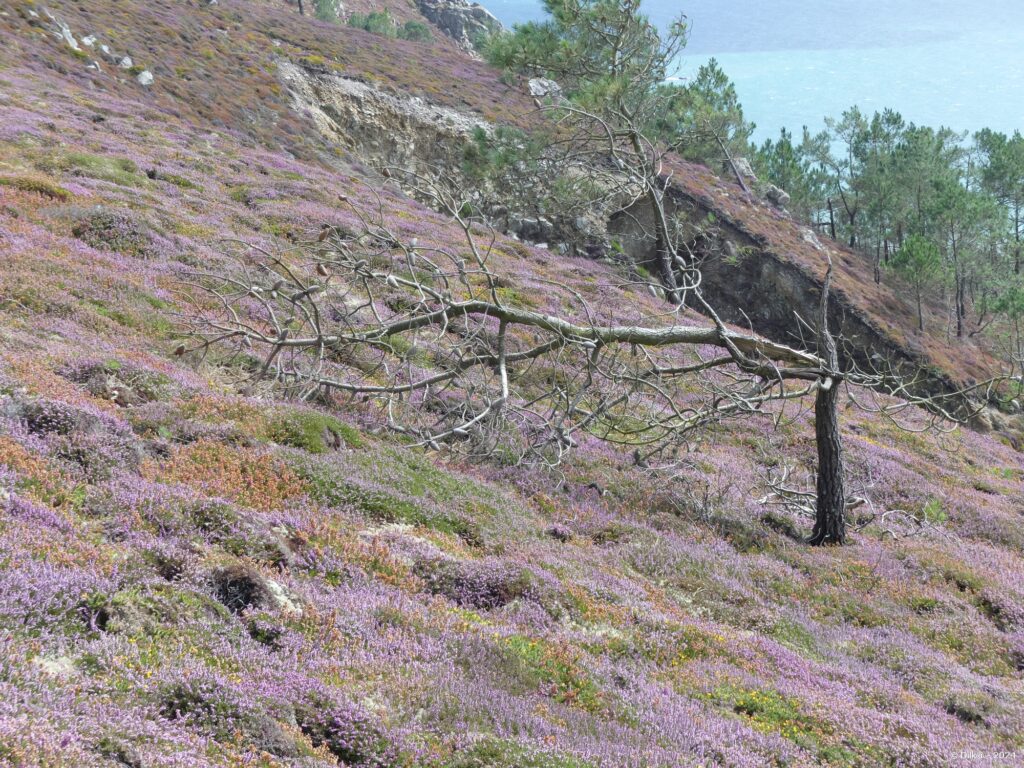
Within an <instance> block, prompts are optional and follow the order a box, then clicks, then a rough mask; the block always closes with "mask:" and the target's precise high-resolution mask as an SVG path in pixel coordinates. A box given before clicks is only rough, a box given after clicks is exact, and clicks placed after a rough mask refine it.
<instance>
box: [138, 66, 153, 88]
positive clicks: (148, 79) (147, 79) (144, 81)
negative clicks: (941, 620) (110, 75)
mask: <svg viewBox="0 0 1024 768" xmlns="http://www.w3.org/2000/svg"><path fill="white" fill-rule="evenodd" d="M135 79H136V80H138V81H139V85H152V84H153V73H152V72H150V71H149V70H148V69H144V70H142V71H141V72H139V74H138V75H137V76H136V77H135Z"/></svg>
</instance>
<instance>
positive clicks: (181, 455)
mask: <svg viewBox="0 0 1024 768" xmlns="http://www.w3.org/2000/svg"><path fill="white" fill-rule="evenodd" d="M32 10H34V11H35V12H36V13H38V14H39V19H45V14H44V11H43V10H42V8H40V7H38V6H36V5H21V4H19V5H17V6H15V7H14V8H10V9H8V8H5V9H4V12H5V13H7V14H8V15H7V16H0V25H2V27H3V29H4V30H5V32H6V34H7V40H8V42H9V45H7V46H6V47H5V48H4V49H3V50H2V51H0V57H2V61H3V63H4V65H5V66H4V69H3V70H2V72H0V340H2V343H0V762H7V763H10V764H13V765H15V766H36V765H46V766H91V765H97V766H117V765H144V766H164V765H166V766H172V765H173V766H181V765H222V766H229V765H231V766H234V765H241V764H247V765H249V764H255V765H263V766H284V765H292V766H317V765H337V764H339V763H344V764H348V765H372V766H379V765H417V766H419V765H427V766H450V767H451V768H455V767H456V766H463V767H465V768H468V767H469V766H509V767H510V768H511V766H633V765H636V766H641V765H642V766H680V765H694V766H697V765H702V766H703V765H714V766H718V765H724V766H751V767H753V766H765V765H787V766H819V765H834V766H875V765H906V766H922V767H923V766H957V765H961V764H962V762H963V761H962V760H961V759H960V758H959V755H960V754H962V753H964V752H966V751H978V752H984V753H988V754H996V753H1002V754H1005V755H1007V757H1006V758H1005V759H1003V763H1004V764H1006V765H1017V764H1024V760H1022V759H1021V758H1020V757H1019V755H1020V754H1021V750H1024V742H1022V737H1021V734H1022V733H1024V672H1022V670H1024V587H1022V584H1024V578H1022V576H1024V535H1022V533H1021V530H1022V529H1021V516H1022V514H1024V490H1022V481H1024V473H1022V472H1021V470H1020V455H1019V453H1017V452H1015V451H1014V450H1012V449H1011V448H1010V447H1008V446H1007V445H1004V444H1003V443H1001V442H999V441H998V440H995V439H991V438H988V437H984V436H981V435H977V434H974V433H964V434H958V435H953V436H948V437H944V438H939V437H935V436H931V435H918V434H912V433H907V432H904V431H901V430H899V429H898V428H896V427H895V426H894V425H892V424H891V423H890V422H888V421H886V420H884V419H881V418H877V417H872V416H870V415H868V414H859V413H857V412H856V411H854V410H852V409H851V410H849V411H848V412H847V413H846V414H844V420H845V424H846V429H847V433H846V437H847V441H848V444H849V450H850V453H851V461H850V463H851V468H852V472H853V477H852V478H851V480H852V482H853V484H854V485H855V486H856V487H857V488H858V489H864V490H865V491H866V492H867V493H869V495H870V496H871V497H872V499H873V501H874V503H875V504H876V505H877V507H878V509H879V510H896V509H902V510H906V511H907V512H910V513H913V514H914V515H916V516H917V517H919V518H921V519H923V520H925V521H927V522H928V523H929V524H928V525H924V526H917V525H915V524H910V523H909V522H907V518H906V517H904V516H900V515H895V514H894V515H891V516H889V517H888V518H882V519H876V520H874V521H872V522H869V521H868V520H865V521H864V523H865V525H864V528H863V530H860V531H858V532H857V533H856V534H855V536H854V539H855V543H854V545H853V546H851V547H848V548H844V549H841V550H829V551H821V550H810V549H807V548H805V547H803V546H801V545H800V544H798V543H796V542H795V541H794V540H793V538H792V536H793V534H794V528H795V527H796V526H800V525H805V521H802V520H794V519H791V518H789V517H787V516H786V515H784V514H780V513H779V512H778V511H776V510H773V509H771V508H769V507H766V506H764V505H762V504H761V503H760V502H758V501H757V499H758V498H759V497H760V495H761V493H759V491H760V490H761V477H762V475H763V473H764V472H765V471H766V470H767V469H768V468H770V467H771V466H773V465H775V464H776V463H777V462H778V461H780V457H781V460H782V461H783V462H785V463H789V464H792V465H793V466H794V467H796V468H797V470H798V472H799V471H800V470H801V469H802V468H803V467H805V466H807V465H808V463H809V462H810V461H811V458H812V456H813V441H812V434H813V433H812V431H811V430H810V429H809V428H808V420H807V417H806V414H803V413H796V412H794V414H793V418H792V420H790V421H787V422H785V424H784V426H783V427H782V428H781V429H779V430H774V429H772V425H771V419H770V418H768V417H767V416H766V417H765V418H764V419H763V420H760V421H751V422H749V423H745V424H743V425H738V426H736V427H735V428H732V429H726V428H722V429H718V430H715V431H714V432H712V433H710V434H708V435H707V436H706V437H705V438H704V439H703V440H702V442H701V443H700V444H699V445H698V446H695V451H694V452H693V453H692V455H691V456H690V461H689V462H687V464H686V465H685V466H684V467H683V468H682V470H681V473H682V475H681V480H680V482H679V484H678V486H677V487H675V488H668V489H667V488H666V487H665V486H664V484H663V483H661V482H659V481H657V480H656V479H654V478H651V477H649V476H648V475H647V474H646V473H645V472H644V471H643V470H642V469H641V468H638V467H636V466H634V465H633V464H632V462H631V461H630V460H629V455H628V452H619V451H616V450H612V449H610V448H609V447H607V446H603V445H601V444H598V443H596V441H595V443H594V444H587V445H584V446H582V447H581V448H580V450H579V451H578V453H577V454H576V455H575V458H574V460H573V461H572V462H571V463H570V464H567V465H566V466H564V467H562V468H561V470H560V473H559V474H557V475H553V474H551V473H546V472H543V471H541V470H537V469H528V468H522V467H502V466H496V465H487V464H484V465H472V466H470V465H465V466H463V465H460V464H458V463H457V462H455V461H454V460H453V459H451V458H448V457H446V456H445V455H444V454H433V453H427V454H424V453H423V452H421V451H418V450H413V449H410V448H408V447H407V446H405V445H404V444H403V442H402V441H401V440H399V439H397V438H395V437H394V436H391V435H389V434H388V433H385V432H380V431H378V429H377V427H379V425H380V415H379V414H377V413H376V412H375V411H374V410H373V408H372V404H360V403H350V402H340V401H339V402H332V403H327V404H324V405H323V407H320V408H314V407H311V406H307V405H302V404H298V403H293V402H285V401H279V400H275V399H274V398H273V397H272V396H271V393H269V392H253V391H247V392H246V393H241V392H239V391H237V387H236V386H235V382H236V381H237V378H238V376H237V373H238V371H237V369H235V368H234V367H233V362H232V361H231V360H228V359H224V358H223V357H222V356H219V355H218V354H216V353H213V354H211V355H210V356H208V357H207V358H206V359H204V360H193V359H183V358H180V357H176V356H175V355H174V353H173V351H174V349H175V347H176V346H177V334H178V332H179V331H180V329H181V327H182V322H183V320H184V319H185V318H187V316H188V315H189V313H190V311H191V308H190V304H189V301H188V298H187V293H188V292H187V281H188V273H189V271H191V270H194V269H195V268H197V267H201V268H203V269H210V270H216V269H219V268H226V264H227V262H226V260H225V258H224V254H225V252H226V251H228V250H230V248H231V247H232V246H231V244H230V242H229V241H232V240H237V241H242V242H244V243H247V244H249V245H251V246H258V247H262V248H266V249H269V250H276V249H280V248H282V247H285V246H287V245H290V244H293V243H296V242H302V241H306V240H310V239H314V238H315V236H316V233H317V232H318V231H319V229H320V227H321V225H323V224H325V223H327V224H332V225H339V226H346V225H348V226H351V225H352V224H353V222H352V220H351V214H349V213H348V212H346V210H345V209H342V208H339V206H338V204H337V198H338V195H342V194H343V195H346V196H347V197H348V198H349V199H351V200H352V201H354V202H355V204H356V205H357V206H360V207H362V208H364V209H368V210H371V209H374V208H375V207H376V206H377V204H378V201H377V199H376V197H375V195H374V192H375V191H377V190H379V191H380V194H381V196H382V205H383V206H384V210H385V212H386V215H387V218H388V220H389V221H391V222H392V223H393V225H394V226H396V227H398V228H399V229H400V231H401V232H402V233H403V234H406V235H409V236H413V235H415V236H417V237H419V238H421V239H422V240H423V241H425V242H432V243H438V244H447V243H453V242H456V241H457V239H458V234H457V233H456V232H454V231H453V228H452V227H451V225H450V223H449V222H447V221H445V220H444V219H443V218H442V217H439V216H437V215H436V214H434V213H433V212H431V211H429V210H427V209H425V208H424V207H423V206H420V205H418V204H416V203H415V202H413V201H411V200H409V199H407V198H405V197H404V196H402V195H401V194H400V193H398V192H397V191H395V190H394V189H392V188H391V187H382V186H381V184H380V179H379V178H377V177H376V176H375V175H374V174H373V173H372V172H370V171H368V170H366V169H365V168H362V167H361V166H360V163H359V159H360V158H359V156H358V155H357V153H356V151H355V150H354V149H338V151H337V152H334V151H333V149H332V148H331V147H330V146H329V145H327V144H325V143H324V142H323V140H322V138H321V137H320V136H319V134H318V133H317V131H316V128H315V126H314V125H313V123H312V122H311V121H309V120H307V119H306V118H305V117H304V116H301V115H295V114H293V111H292V107H291V104H292V101H291V96H290V95H289V94H288V93H287V91H286V90H285V89H283V88H280V87H279V85H278V83H279V80H278V77H279V73H278V72H277V69H276V67H275V64H274V62H275V59H276V58H277V57H279V56H281V55H288V56H289V57H292V58H294V59H295V60H300V59H303V58H305V59H306V60H307V63H308V60H309V59H310V58H314V57H322V58H323V60H324V63H322V62H320V61H314V63H313V64H312V65H311V66H322V67H327V66H332V65H329V64H327V63H325V62H327V61H334V62H346V63H345V64H343V65H340V66H343V67H345V70H344V71H346V72H348V73H349V74H352V73H353V72H358V73H359V76H360V77H362V78H364V79H368V78H369V77H370V76H371V74H372V75H373V76H374V77H376V78H378V79H379V80H385V79H387V78H388V77H389V75H386V74H381V73H391V74H390V77H391V80H390V81H391V82H392V83H400V85H401V89H402V90H405V89H407V88H410V87H415V86H414V85H413V84H414V83H417V82H418V83H419V84H420V86H419V87H420V88H421V89H422V92H423V95H424V96H425V97H426V96H428V95H429V101H431V102H432V103H433V104H434V105H436V106H442V107H446V108H450V109H459V110H465V111H469V112H473V107H475V108H476V110H477V111H476V112H474V114H476V115H478V116H479V117H480V119H485V120H489V121H500V120H502V119H509V120H512V119H518V118H517V117H516V115H517V114H518V112H517V110H518V109H519V105H520V103H521V96H520V95H519V91H517V90H515V89H513V88H510V87H506V86H502V85H500V83H499V82H498V81H497V79H496V76H495V75H494V74H493V73H490V72H488V71H487V70H486V68H484V67H483V66H482V65H480V64H479V63H476V62H473V61H470V60H467V59H464V58H461V56H460V55H459V54H457V53H456V52H455V51H454V50H451V49H450V48H449V47H446V46H447V44H440V45H439V46H436V47H430V46H423V45H417V44H413V43H402V42H397V41H386V40H382V39H378V38H372V37H370V36H367V35H365V34H363V33H360V32H357V31H352V30H346V29H344V28H337V27H331V26H328V25H324V24H321V23H319V22H315V21H312V20H310V19H300V18H299V17H298V16H297V15H296V14H295V13H294V11H293V10H292V9H290V8H289V7H287V6H284V5H275V4H260V3H247V2H242V1H241V0H221V2H220V3H219V4H217V5H214V6H209V7H207V6H195V5H189V4H187V3H184V2H181V3H179V2H171V1H170V0H167V1H166V2H151V3H145V4H143V3H137V4H136V3H132V2H122V3H112V2H111V3H109V4H108V3H105V2H102V1H100V2H95V3H89V4H88V7H87V8H86V7H85V4H72V3H68V4H66V5H64V4H62V5H61V6H60V7H59V8H58V6H57V4H54V6H52V7H51V10H52V11H53V13H54V15H56V16H58V17H59V18H61V19H63V20H65V22H66V23H67V24H68V26H69V29H70V30H71V31H72V33H73V34H74V35H75V37H76V39H78V40H80V39H81V37H82V36H84V35H86V34H89V32H90V31H93V33H94V34H96V35H98V36H102V39H104V40H107V39H109V42H108V43H107V44H108V45H110V46H112V47H114V48H116V50H117V51H118V52H128V53H130V54H131V56H132V58H133V60H134V61H137V62H139V65H140V66H143V67H146V68H148V70H149V71H151V72H152V73H153V74H154V82H153V84H152V85H151V86H148V87H147V86H143V85H141V84H140V83H139V82H138V80H137V79H136V77H135V76H134V75H132V74H131V73H128V74H122V73H120V72H116V73H115V71H114V70H113V69H112V68H111V67H109V66H108V65H106V64H104V65H103V74H102V75H99V74H96V73H95V72H91V71H89V70H87V69H86V67H87V66H88V63H89V57H88V56H85V57H83V56H80V55H78V54H75V53H73V52H71V49H70V48H69V47H68V46H67V44H66V43H65V42H64V41H62V40H58V39H57V38H56V36H55V35H54V33H53V32H52V31H51V28H50V27H51V22H49V21H48V20H46V21H40V20H38V19H33V21H32V22H30V21H28V20H27V19H32V18H33V17H32V15H31V13H30V11H32ZM86 12H89V13H92V14H95V16H94V17H93V18H94V19H96V20H97V21H95V22H94V24H95V25H96V26H97V27H100V26H102V29H98V30H91V26H92V25H91V24H89V23H88V20H87V19H86V18H85V16H84V14H85V13H86ZM396 13H397V11H396ZM101 14H104V15H102V16H101ZM107 14H109V15H107ZM26 17H27V18H26ZM101 18H102V21H99V19H101ZM36 22H38V23H39V24H42V26H38V25H36ZM221 28H223V29H226V30H227V31H228V34H227V36H226V37H225V35H224V34H223V33H221V32H219V31H218V29H221ZM183 34H184V35H185V36H184V37H183V36H182V35H183ZM274 40H278V41H279V43H280V45H275V44H274V42H273V41H274ZM207 47H208V48H209V50H210V51H212V55H211V54H207V53H204V52H203V51H204V50H206V49H207ZM282 48H284V49H286V50H285V52H284V53H282V52H281V49H282ZM333 66H339V65H337V64H335V65H333ZM176 67H182V68H189V72H190V73H191V74H190V75H189V76H190V77H192V79H191V80H186V79H185V77H184V75H176V74H175V68H176ZM374 73H376V74H374ZM119 77H120V79H123V82H119ZM451 83H458V87H457V88H456V87H451ZM503 89H504V90H503ZM465 101H468V102H469V105H467V103H464V102H465ZM699 173H700V172H699V171H698V170H696V169H694V170H693V174H694V178H695V179H697V180H700V179H703V178H704V177H703V176H700V175H699ZM695 183H696V182H695ZM704 183H706V184H707V185H710V186H712V187H713V190H714V195H715V196H716V199H717V200H718V202H717V203H716V204H715V205H716V210H719V211H721V212H722V213H723V214H726V213H729V208H728V205H729V204H730V202H729V201H731V200H734V199H735V197H734V193H733V192H732V191H731V190H730V189H729V187H727V186H726V185H722V184H720V183H719V182H716V181H714V180H713V179H710V178H708V179H706V181H705V182H704ZM696 194H697V192H696V191H695V192H694V195H695V196H696ZM727 194H728V195H729V197H725V195H727ZM736 205H737V208H736V210H735V212H734V213H731V214H730V215H731V216H734V217H735V220H736V221H737V222H740V223H738V224H737V227H738V228H739V227H741V226H742V227H743V228H749V231H750V232H752V233H754V234H756V232H757V230H755V229H754V222H755V221H757V220H760V219H754V218H753V217H754V216H755V214H756V216H757V217H764V220H765V221H767V222H772V226H773V227H777V228H779V229H780V230H781V231H782V232H783V233H784V234H785V238H787V240H783V239H780V240H779V241H778V243H779V246H778V250H780V251H783V250H786V251H788V250H789V249H788V247H787V248H783V244H784V242H788V238H790V237H793V238H799V237H800V235H799V230H798V229H796V228H794V227H793V225H791V224H789V223H786V222H785V221H784V220H778V221H776V219H775V218H774V215H773V214H771V213H770V212H769V211H767V210H763V209H761V208H756V207H746V206H744V207H740V204H739V203H736ZM752 211H753V212H752ZM765 226H766V227H767V224H766V225H765ZM765 236H766V237H767V234H766V235H765ZM778 237H780V238H781V237H782V236H778ZM794 243H795V240H794ZM801 252H802V253H805V254H808V255H810V254H811V251H801ZM780 258H781V255H780ZM495 259H496V268H498V269H500V270H501V271H502V272H504V273H505V274H508V275H511V276H513V277H514V278H515V280H516V288H517V289H518V294H519V296H520V298H521V300H524V301H529V302H531V305H532V306H535V307H537V308H542V309H549V310H557V309H559V308H561V307H562V306H563V304H564V299H565V294H564V292H563V291H562V290H561V289H559V288H557V287H556V286H558V285H563V286H564V285H571V286H573V287H574V288H575V289H577V290H578V291H580V292H581V293H582V294H583V295H584V296H585V297H586V298H587V299H588V300H590V301H591V302H592V303H593V304H595V305H598V306H602V307H607V308H608V311H609V312H610V313H612V314H613V315H614V316H617V317H619V318H621V319H624V320H625V319H629V318H630V317H633V316H635V314H636V313H640V312H643V311H653V310H654V309H656V308H657V306H658V305H657V303H656V302H655V300H654V299H652V298H651V297H649V296H647V294H646V293H638V292H634V291H630V290H628V289H624V288H622V287H620V286H619V284H620V283H621V280H620V279H619V277H618V275H617V273H616V272H615V269H614V267H612V266H610V265H606V264H602V263H595V262H593V261H589V260H584V259H574V258H567V257H566V258H557V257H555V256H553V255H552V254H551V253H550V252H548V251H545V250H542V249H538V248H535V247H532V246H529V245H526V244H523V243H519V242H515V241H512V240H509V239H505V238H500V239H499V241H498V248H497V251H496V254H495ZM814 264H816V262H811V265H812V266H813V265H814ZM851 279H852V278H851ZM842 287H843V288H844V291H846V292H847V293H848V294H850V296H851V299H850V300H851V301H854V300H855V294H856V292H855V291H854V290H853V289H852V287H851V288H850V289H847V288H846V286H845V285H844V286H842ZM894 533H895V534H898V535H899V538H896V537H894V536H893V534H894ZM999 759H1002V758H999Z"/></svg>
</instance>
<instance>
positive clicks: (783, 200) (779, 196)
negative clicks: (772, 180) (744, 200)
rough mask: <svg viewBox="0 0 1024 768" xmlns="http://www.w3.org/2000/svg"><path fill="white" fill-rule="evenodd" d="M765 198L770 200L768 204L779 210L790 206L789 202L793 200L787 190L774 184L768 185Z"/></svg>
mask: <svg viewBox="0 0 1024 768" xmlns="http://www.w3.org/2000/svg"><path fill="white" fill-rule="evenodd" d="M764 196H765V197H767V198H768V202H770V203H771V204H772V205H774V206H776V207H778V208H785V207H786V206H787V205H789V201H790V200H791V199H792V198H791V197H790V196H789V193H788V192H786V190H784V189H782V188H781V187H777V186H775V185H774V184H769V185H768V188H767V189H766V190H765V193H764Z"/></svg>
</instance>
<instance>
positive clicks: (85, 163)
mask: <svg viewBox="0 0 1024 768" xmlns="http://www.w3.org/2000/svg"><path fill="white" fill-rule="evenodd" d="M57 165H58V167H59V168H61V169H63V170H65V171H74V172H77V173H78V174H80V175H82V176H88V177H89V178H92V179H100V180H101V181H109V182H111V183H113V184H118V185H120V186H122V187H138V186H141V185H142V184H144V183H145V181H144V179H143V177H142V176H140V175H139V168H138V166H137V165H135V163H134V162H132V161H131V160H129V159H127V158H120V157H105V156H103V155H91V154H88V153H86V152H68V153H67V154H66V155H63V156H62V157H60V158H59V159H58V160H57Z"/></svg>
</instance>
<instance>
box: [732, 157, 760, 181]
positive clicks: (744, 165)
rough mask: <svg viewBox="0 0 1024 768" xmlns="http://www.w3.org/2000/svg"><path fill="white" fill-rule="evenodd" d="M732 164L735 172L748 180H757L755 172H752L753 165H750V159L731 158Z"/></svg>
mask: <svg viewBox="0 0 1024 768" xmlns="http://www.w3.org/2000/svg"><path fill="white" fill-rule="evenodd" d="M732 163H733V165H734V166H736V172H737V173H739V175H740V176H742V177H743V178H745V179H750V181H757V174H755V173H754V168H753V166H751V165H750V161H749V160H747V158H745V157H736V158H733V161H732Z"/></svg>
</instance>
